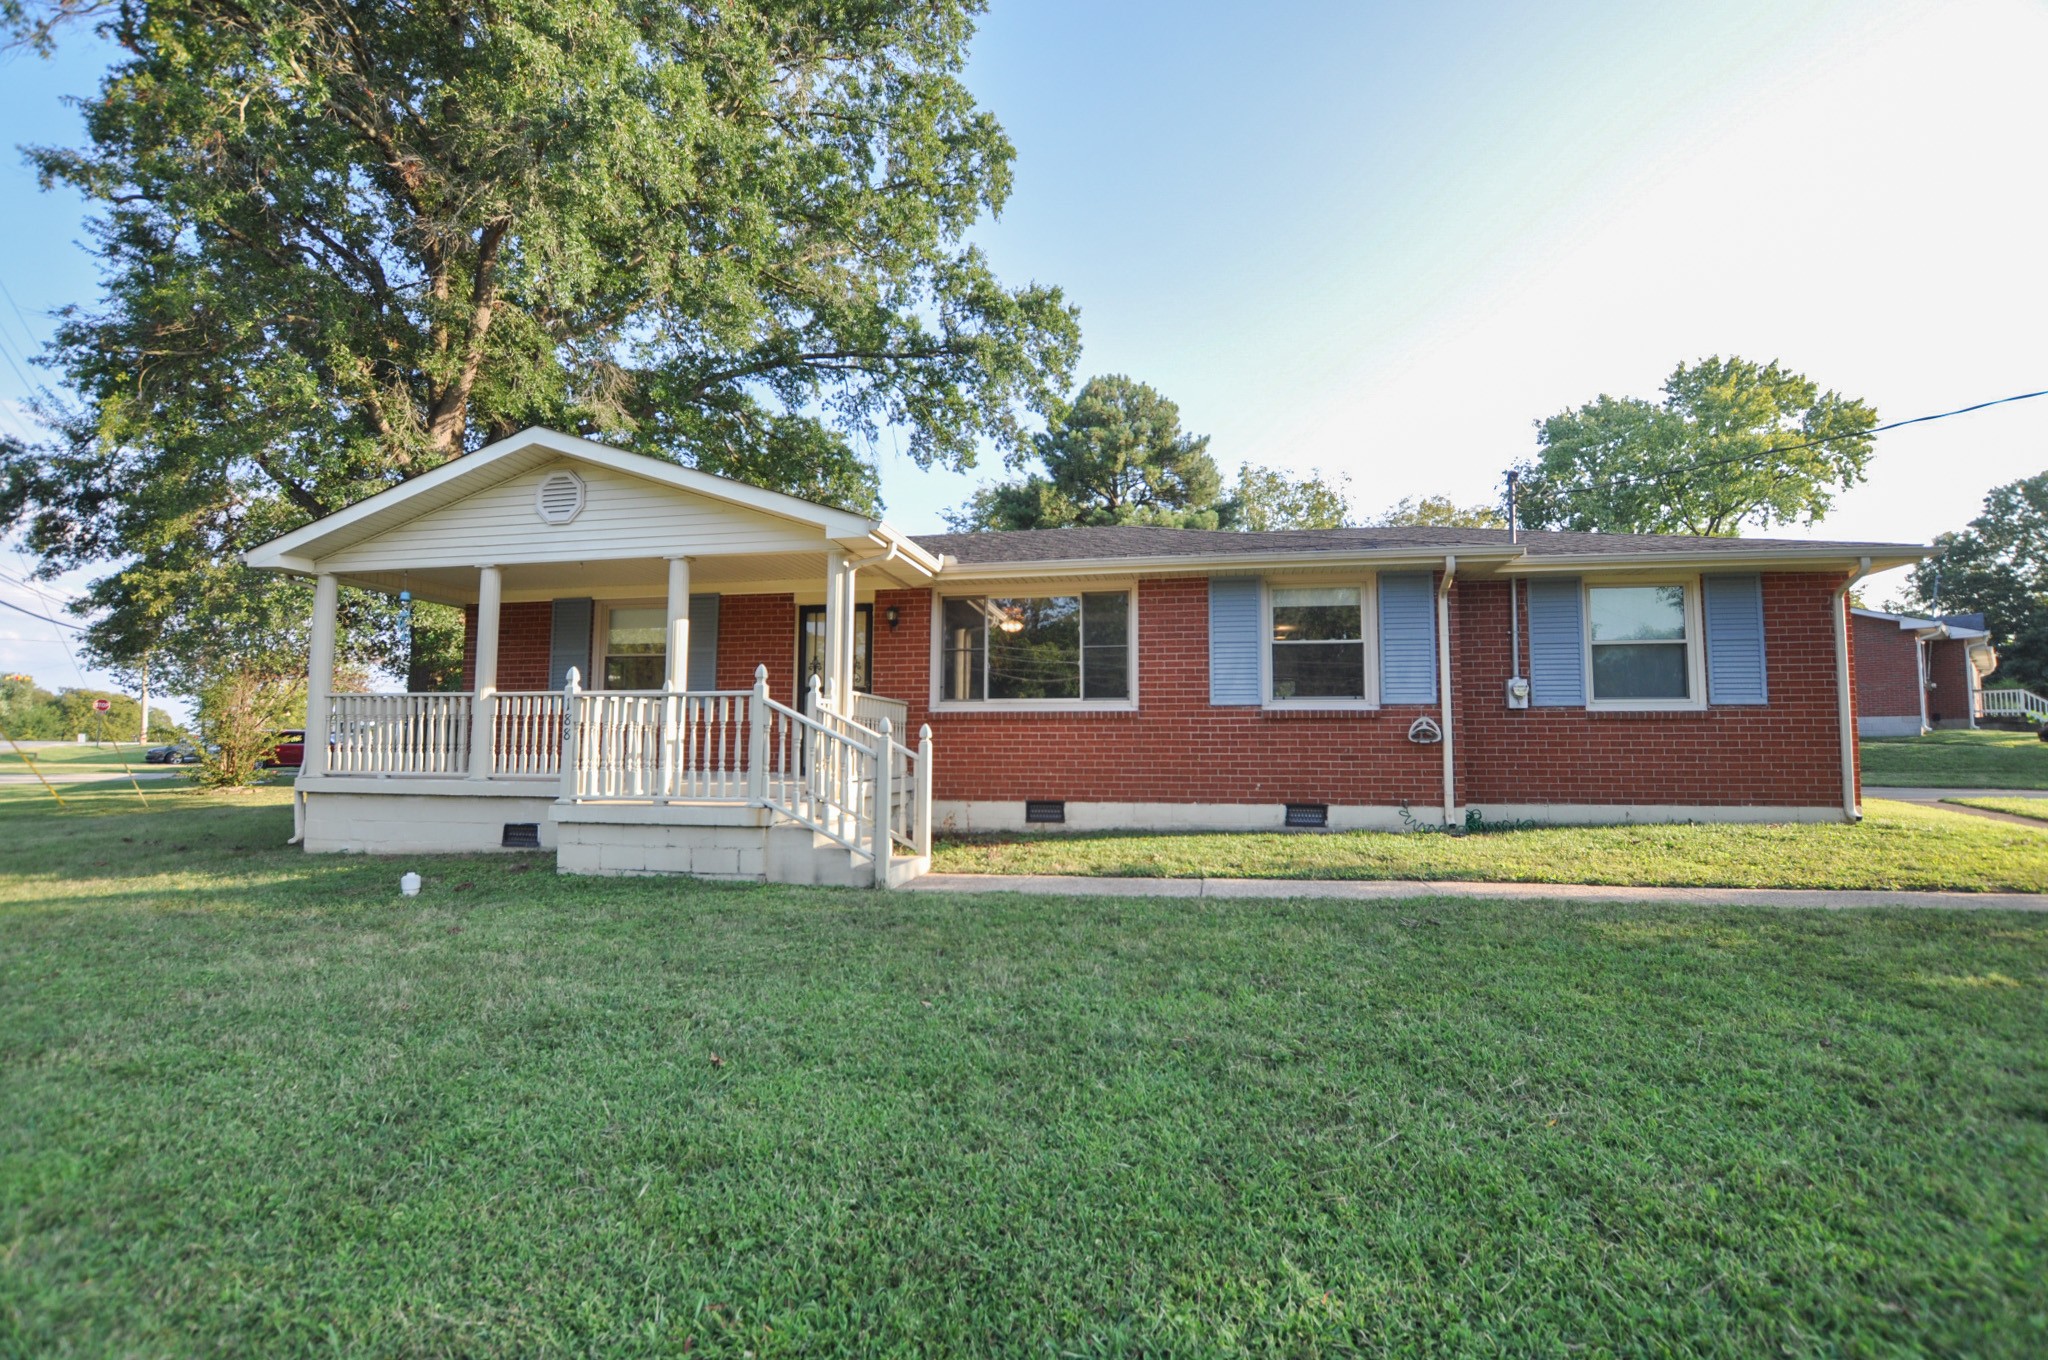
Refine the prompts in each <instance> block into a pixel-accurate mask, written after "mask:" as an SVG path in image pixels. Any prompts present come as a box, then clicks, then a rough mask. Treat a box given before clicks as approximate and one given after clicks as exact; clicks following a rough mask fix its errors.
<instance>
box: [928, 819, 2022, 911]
mask: <svg viewBox="0 0 2048 1360" xmlns="http://www.w3.org/2000/svg"><path fill="white" fill-rule="evenodd" d="M1863 811H1864V817H1863V821H1862V823H1861V824H1860V825H1857V826H1849V825H1846V824H1842V823H1818V824H1802V825H1775V826H1773V825H1744V824H1735V823H1722V824H1695V825H1679V826H1663V825H1640V826H1581V827H1535V828H1531V829H1528V830H1522V831H1494V832H1487V833H1484V834H1481V835H1471V836H1448V835H1439V834H1424V833H1417V832H1390V831H1343V832H1332V833H1323V832H1307V833H1304V832H1271V833H1230V834H1201V833H1175V834H1164V835H1161V834H1135V833H1103V834H1085V835H1083V834H1072V833H1067V834H1061V833H1046V834H1037V835H1013V836H988V837H956V838H942V839H941V840H939V841H938V842H937V844H936V845H935V846H934V847H933V854H932V868H933V869H934V870H935V871H937V872H940V873H957V874H1104V875H1110V876H1113V877H1120V878H1128V877H1140V878H1143V877H1160V878H1196V877H1208V878H1396V879H1399V878H1412V879H1452V880H1465V881H1482V882H1491V883H1618V884H1623V885H1627V886H1632V887H1653V886H1655V887H1738V888H1897V889H1905V888H1924V889H1954V890H1962V891H1980V892H1981V891H2009V892H2048V837H2044V836H2041V835H2039V834H2037V833H2035V832H2032V831H2029V830H2027V829H2026V828H2024V827H2016V826H2001V825H1999V824H1998V823H1997V822H1995V821H1992V820H1990V819H1988V818H1980V817H1970V816H1967V815H1965V814H1963V813H1959V812H1943V811H1939V810H1936V809H1932V808H1925V807H1917V806H1914V805H1911V804H1907V803H1889V802H1879V801H1873V802H1869V803H1866V804H1865V805H1864V809H1863Z"/></svg>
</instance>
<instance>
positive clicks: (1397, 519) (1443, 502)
mask: <svg viewBox="0 0 2048 1360" xmlns="http://www.w3.org/2000/svg"><path fill="white" fill-rule="evenodd" d="M1370 523H1371V524H1372V525H1373V526H1374V527H1376V528H1391V527H1393V526H1395V525H1429V526H1436V527H1441V528H1450V529H1505V528H1507V527H1508V521H1507V516H1505V515H1503V514H1501V512H1500V511H1498V510H1496V509H1494V508H1493V507H1492V506H1490V505H1460V504H1458V503H1457V502H1456V501H1454V500H1452V499H1451V498H1450V497H1449V496H1423V497H1420V498H1417V497H1414V496H1403V497H1402V498H1401V499H1400V500H1398V501H1395V502H1394V503H1393V504H1392V505H1390V506H1388V507H1387V508H1386V509H1385V510H1384V511H1382V512H1381V513H1380V514H1379V515H1378V516H1376V517H1375V518H1374V519H1372V520H1371V521H1370Z"/></svg>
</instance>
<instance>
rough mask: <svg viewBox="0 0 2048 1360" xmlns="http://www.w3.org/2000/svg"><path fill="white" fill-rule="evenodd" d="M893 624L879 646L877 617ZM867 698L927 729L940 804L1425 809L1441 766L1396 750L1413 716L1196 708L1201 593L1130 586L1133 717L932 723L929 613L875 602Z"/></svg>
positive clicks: (962, 717) (918, 598) (1201, 703)
mask: <svg viewBox="0 0 2048 1360" xmlns="http://www.w3.org/2000/svg"><path fill="white" fill-rule="evenodd" d="M892 604H893V605H895V606H896V607H897V609H898V611H899V615H898V624H897V627H896V629H895V631H893V632H891V631H890V629H889V626H888V624H887V622H886V616H887V611H888V608H889V606H890V605H892ZM875 614H876V623H875V649H874V663H875V693H877V694H880V695H884V696H886V697H889V698H893V699H903V700H906V701H907V702H908V703H909V704H910V717H909V726H910V729H911V731H912V732H915V731H916V730H917V727H918V725H919V724H920V723H924V722H930V723H931V726H932V742H933V761H932V793H933V796H934V797H937V798H942V799H993V800H1003V801H1018V800H1022V799H1026V798H1059V799H1070V800H1073V801H1075V802H1119V803H1289V802H1299V803H1346V804H1381V805H1391V804H1395V803H1399V802H1402V801H1403V800H1406V801H1409V802H1413V803H1417V804H1430V805H1436V804H1439V803H1441V801H1442V798H1443V792H1442V790H1443V762H1442V757H1441V755H1440V754H1439V752H1438V750H1437V748H1436V747H1433V746H1418V745H1416V744H1415V743H1413V742H1411V741H1409V740H1408V724H1409V723H1410V722H1412V721H1414V719H1415V718H1416V717H1417V716H1418V715H1420V714H1423V713H1427V712H1432V711H1433V710H1431V709H1427V708H1419V707H1414V706H1401V707H1388V708H1384V709H1381V710H1379V711H1377V712H1330V713H1300V712H1296V713H1269V712H1265V711H1263V710H1261V709H1258V708H1212V707H1210V705H1209V641H1208V639H1209V583H1208V581H1207V580H1206V579H1203V578H1200V577H1196V578H1166V579H1157V580H1146V581H1141V582H1140V583H1139V585H1138V708H1137V710H1136V711H1135V712H1118V713H941V714H936V715H934V714H932V713H931V712H930V711H929V709H928V708H927V706H926V697H927V694H928V692H929V689H930V684H931V599H930V592H929V591H924V590H906V591H883V592H880V593H879V594H878V595H877V596H876V599H875Z"/></svg>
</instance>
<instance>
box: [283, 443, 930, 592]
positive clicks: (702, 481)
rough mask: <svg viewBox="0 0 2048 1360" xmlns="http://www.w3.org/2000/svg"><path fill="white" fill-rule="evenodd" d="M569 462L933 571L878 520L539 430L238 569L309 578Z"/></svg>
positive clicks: (352, 511)
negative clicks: (356, 551)
mask: <svg viewBox="0 0 2048 1360" xmlns="http://www.w3.org/2000/svg"><path fill="white" fill-rule="evenodd" d="M578 463H580V464H583V465H585V466H586V467H587V468H589V469H592V470H598V471H600V472H601V473H604V474H612V475H613V476H616V477H627V478H635V479H638V480H640V481H643V482H647V483H652V484H654V485H655V486H657V487H662V488H666V489H668V490H670V491H674V492H682V493H685V494H687V495H690V496H693V497H698V498H702V499H704V500H707V501H712V502H716V503H718V504H720V505H723V506H727V507H730V508H731V509H732V510H733V511H736V512H738V513H741V514H743V515H746V516H747V517H749V518H756V519H758V517H761V516H768V517H772V519H773V520H775V521H779V522H781V523H783V524H784V525H786V526H787V527H788V528H789V529H791V530H792V531H795V532H798V533H804V534H805V535H806V537H808V536H809V535H812V534H815V536H816V539H817V545H818V547H819V548H820V549H822V548H823V547H824V546H825V545H826V543H827V542H830V543H833V544H836V545H838V546H840V547H843V548H846V549H848V550H849V552H850V554H851V555H852V556H854V557H855V558H857V559H858V558H865V557H873V556H883V555H886V556H888V557H890V558H893V559H898V560H906V559H907V560H908V561H909V562H910V563H911V564H914V565H915V566H916V567H917V568H919V569H920V570H921V571H922V573H923V574H925V575H930V574H932V573H935V572H936V571H937V570H938V565H939V564H938V560H937V559H936V558H935V557H933V556H931V555H930V554H928V553H926V552H925V551H924V549H922V548H921V547H919V546H918V545H917V544H916V543H915V542H914V541H913V540H912V539H910V538H909V537H908V536H907V535H905V534H902V533H900V532H898V531H897V530H895V529H894V528H892V527H891V526H890V525H888V524H887V523H885V522H884V521H882V520H879V519H871V518H869V517H867V516H865V515H859V514H855V513H853V512H851V511H847V510H840V509H837V508H835V507H832V506H827V505H818V504H816V503H814V502H811V501H806V500H802V499H800V498H798V497H796V496H790V495H786V494H784V493H782V492H779V491H770V490H767V489H765V488H763V487H758V486H753V485H751V484H749V483H746V482H741V481H736V480H734V479H733V478H730V477H721V476H718V475H717V474H715V473H709V472H704V471H701V470H699V469H697V468H688V467H683V466H682V465H680V464H677V463H670V462H667V461H665V460H663V459H659V458H650V457H648V456H646V455H644V454H638V453H631V452H627V451H625V450H622V449H615V448H611V447H609V446H608V445H604V444H599V443H597V442H595V441H593V440H588V439H581V438H578V437H577V436H575V435H568V434H563V433H561V432H560V431H557V430H550V429H546V428H543V427H539V426H536V427H534V428H531V429H527V430H522V431H520V432H519V433H518V434H515V435H511V436H509V437H507V438H505V439H501V440H499V441H497V442H496V443H494V444H489V445H486V446H485V447H484V448H481V449H479V450H477V451H476V452H475V453H471V454H466V455H464V456H463V457H460V458H454V459H451V460H449V461H448V462H446V463H444V464H442V465H441V466H440V467H438V468H435V469H434V470H433V471H431V472H427V473H423V474H421V475H420V476H418V477H414V478H412V479H410V480H409V481H406V482H403V483H401V484H399V485H397V486H394V487H390V488H387V489H386V490H384V491H380V492H378V493H377V494H376V495H374V496H370V497H367V498H365V499H364V500H360V501H357V502H356V503H355V504H354V505H351V506H348V507H346V508H345V509H342V510H338V511H336V512H335V513H333V514H331V515H328V516H326V517H324V518H322V519H317V520H314V521H313V522H312V523H310V524H306V525H303V526H301V527H300V528H297V529H294V530H293V531H291V532H290V533H288V534H285V535H283V536H281V537H279V538H275V539H272V540H271V541H270V542H268V543H265V544H263V545H261V546H259V547H257V548H254V549H251V550H250V551H249V552H248V553H246V554H245V555H244V558H243V560H244V561H245V562H247V563H248V565H250V566H252V567H258V568H269V569H274V570H283V571H296V572H313V571H317V570H320V569H321V563H323V562H326V561H329V560H330V559H334V558H336V557H337V556H338V555H341V554H345V553H347V552H348V551H349V550H350V549H353V548H356V547H357V546H358V545H362V544H366V543H368V542H369V541H370V540H372V539H376V538H379V537H381V536H383V535H386V534H390V533H393V532H395V531H399V530H402V529H403V528H404V527H405V526H407V525H409V524H412V523H413V522H415V521H417V520H419V519H421V518H422V517H424V516H427V515H431V514H433V513H435V512H437V511H442V510H446V509H448V508H450V507H452V506H454V505H456V504H458V503H459V502H461V501H464V500H466V499H468V498H470V497H473V496H476V495H478V494H480V493H484V492H487V491H489V490H491V489H492V488H494V487H497V486H500V485H502V484H504V483H506V482H509V481H512V480H514V479H517V478H520V477H522V476H524V475H526V474H529V473H537V472H538V471H540V470H541V469H542V468H545V467H548V466H550V465H559V464H571V465H573V464H578ZM546 528H547V526H546V525H545V524H544V523H543V522H542V521H541V520H539V519H538V518H537V517H536V519H535V520H534V523H533V531H534V532H535V533H536V534H538V533H541V532H543V531H545V529H546ZM687 548H688V544H686V543H683V542H678V543H677V544H676V549H677V551H686V550H687Z"/></svg>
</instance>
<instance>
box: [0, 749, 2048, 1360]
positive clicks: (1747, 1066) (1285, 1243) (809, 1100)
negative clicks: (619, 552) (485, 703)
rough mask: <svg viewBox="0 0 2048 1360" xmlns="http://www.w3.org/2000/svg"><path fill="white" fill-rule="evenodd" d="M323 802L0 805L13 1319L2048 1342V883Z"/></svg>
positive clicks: (524, 1344) (1695, 1343) (57, 1345)
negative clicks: (1329, 875)
mask: <svg viewBox="0 0 2048 1360" xmlns="http://www.w3.org/2000/svg"><path fill="white" fill-rule="evenodd" d="M284 798H285V792H284V790H282V789H267V790H261V791H258V792H256V793H254V794H251V795H243V796H240V797H237V798H234V799H221V798H217V797H210V796H208V795H204V794H200V793H194V792H184V791H180V792H175V793H169V794H167V795H165V796H164V797H163V798H162V799H160V800H153V802H155V803H156V806H157V810H155V811H151V812H147V813H143V812H135V811H127V810H123V809H128V808H132V807H133V801H132V794H131V795H128V798H127V800H126V801H124V800H122V799H120V798H117V797H115V796H114V795H113V794H112V793H110V792H108V791H105V790H101V789H96V790H91V791H88V792H87V793H86V794H85V795H84V796H83V797H82V798H81V799H80V800H79V803H78V805H77V806H76V807H75V809H74V810H73V811H71V812H68V813H63V814H58V813H54V812H52V811H51V810H50V809H49V807H48V805H47V803H35V802H32V801H29V800H25V799H23V798H21V797H18V796H15V797H9V798H7V799H5V800H4V801H0V1111H5V1117H4V1119H0V1262H4V1268H0V1353H4V1354H53V1353H55V1354H76V1355H114V1354H130V1355H151V1356H159V1355H162V1356H169V1355H207V1356H234V1355H247V1356H295V1355H323V1356H325V1355H335V1354H340V1355H355V1356H369V1355H462V1356H534V1355H549V1354H577V1355H605V1356H636V1355H649V1356H652V1355H662V1356H674V1355H685V1354H687V1355H702V1356H721V1357H722V1356H730V1357H735V1358H739V1357H747V1356H754V1357H762V1360H766V1358H767V1357H774V1356H788V1355H807V1356H818V1355H880V1354H908V1353H923V1354H991V1355H1019V1356H1022V1355H1034V1356H1037V1355H1055V1354H1064V1355H1118V1354H1122V1355H1138V1354H1149V1355H1161V1354H1233V1353H1235V1354H1244V1353H1254V1352H1256V1353H1262V1354H1275V1355H1279V1354H1286V1355H1303V1356H1314V1355H1353V1354H1361V1353H1366V1354H1452V1353H1460V1354H1515V1355H1537V1354H1542V1355H1551V1354H1559V1355H1561V1354H1567V1353H1580V1352H1583V1353H1587V1354H1594V1355H1598V1354H1620V1353H1629V1354H1643V1353H1667V1354H1669V1353H1686V1354H1713V1355H1729V1356H1737V1355H1756V1354H1762V1353H1766V1352H1771V1353H1789V1354H1797V1355H1890V1354H1926V1353H1937V1354H1971V1355H1979V1356H2032V1355H2039V1354H2041V1353H2043V1351H2044V1349H2048V1273H2044V1271H2043V1270H2042V1263H2043V1261H2044V1259H2048V1177H2044V1176H2043V1174H2042V1168H2043V1166H2044V1165H2048V917H2041V916H2032V915H2022V914H2017V913H1995V912H1984V913H1938V912H1857V913H1823V912H1811V913H1808V912H1787V913H1771V912H1766V911H1756V910H1704V909H1690V910H1678V909H1651V908H1625V907H1615V906H1598V907H1583V908H1564V907H1557V906H1542V907H1536V906H1529V905H1515V904H1485V905H1475V904H1472V903H1459V902H1449V901H1428V900H1423V901H1409V902H1401V903H1387V904H1359V903H1344V902H1330V901H1320V902H1318V901H1296V902H1236V901H1231V902H1219V901H1214V900H1208V901H1204V900H1178V901H1164V900H1074V899H1063V898H1041V897H1028V896H1008V895H998V896H993V897H990V896H973V897H969V896H964V895H962V896H947V895H943V894H881V893H873V892H865V893H864V892H853V891H831V890H822V889H802V890H799V889H776V888H739V887H730V886H718V885H710V884H702V883H694V882H679V881H673V880H657V879H606V880H591V879H568V878H560V877H557V876H556V875H555V874H554V873H552V872H551V864H550V861H549V859H548V858H547V857H546V856H544V855H531V856H504V857H479V858H473V859H462V858H445V859H426V858H420V859H411V860H406V861H404V862H399V861H393V860H384V859H357V858H329V857H307V856H304V855H302V854H300V853H298V852H296V851H291V850H287V849H285V848H283V847H282V845H281V842H282V841H283V840H284V838H285V836H286V835H287V834H288V830H289V825H290V813H289V809H288V808H287V807H285V806H284V803H283V800H284ZM1959 820H1960V819H1959ZM408 867H413V868H418V869H419V870H421V871H422V873H423V874H424V875H425V878H426V888H425V891H424V892H422V893H421V895H420V896H419V897H418V898H416V899H411V900H407V899H403V898H401V897H399V896H398V894H397V891H396V889H397V878H398V875H399V873H400V872H401V871H402V870H403V869H405V868H408Z"/></svg>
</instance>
